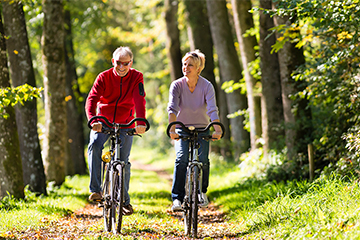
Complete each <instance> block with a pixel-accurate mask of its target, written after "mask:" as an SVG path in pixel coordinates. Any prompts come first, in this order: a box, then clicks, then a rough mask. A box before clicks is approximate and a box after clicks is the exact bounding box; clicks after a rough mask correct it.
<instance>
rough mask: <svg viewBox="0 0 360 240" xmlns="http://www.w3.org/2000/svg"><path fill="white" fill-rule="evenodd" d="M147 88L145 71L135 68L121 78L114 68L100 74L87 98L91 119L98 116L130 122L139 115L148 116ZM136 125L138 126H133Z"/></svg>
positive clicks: (87, 107)
mask: <svg viewBox="0 0 360 240" xmlns="http://www.w3.org/2000/svg"><path fill="white" fill-rule="evenodd" d="M145 104H146V101H145V90H144V78H143V74H142V73H141V72H139V71H137V70H135V69H133V68H130V69H129V72H128V73H127V75H126V76H124V77H120V76H118V75H117V73H116V72H115V69H114V68H111V69H108V70H106V71H104V72H102V73H100V74H99V75H98V76H97V78H96V80H95V82H94V85H93V86H92V88H91V90H90V92H89V95H88V97H87V99H86V104H85V110H86V115H87V118H88V120H89V119H90V118H91V117H93V116H96V115H101V116H104V117H106V118H107V119H108V120H109V121H110V122H111V123H112V122H116V123H128V122H129V121H131V120H132V119H133V118H134V114H135V111H136V117H141V118H145ZM132 127H134V126H132Z"/></svg>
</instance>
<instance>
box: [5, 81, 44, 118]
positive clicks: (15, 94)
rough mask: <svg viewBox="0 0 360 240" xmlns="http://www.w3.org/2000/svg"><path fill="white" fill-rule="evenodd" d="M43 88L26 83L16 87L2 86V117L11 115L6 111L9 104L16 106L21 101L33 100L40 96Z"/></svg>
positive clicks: (22, 102)
mask: <svg viewBox="0 0 360 240" xmlns="http://www.w3.org/2000/svg"><path fill="white" fill-rule="evenodd" d="M42 90H43V88H36V87H32V86H30V85H28V84H24V85H21V86H18V87H15V88H12V87H8V88H1V89H0V117H3V118H8V117H9V115H8V114H7V113H6V112H5V108H6V107H7V106H15V105H16V104H18V103H20V104H21V105H24V102H26V101H31V100H33V99H34V98H39V97H40V94H41V91H42Z"/></svg>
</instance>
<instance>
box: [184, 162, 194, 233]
mask: <svg viewBox="0 0 360 240" xmlns="http://www.w3.org/2000/svg"><path fill="white" fill-rule="evenodd" d="M191 189H192V169H191V168H188V171H187V174H186V180H185V198H184V203H183V208H184V214H183V217H184V228H185V235H188V236H190V234H191Z"/></svg>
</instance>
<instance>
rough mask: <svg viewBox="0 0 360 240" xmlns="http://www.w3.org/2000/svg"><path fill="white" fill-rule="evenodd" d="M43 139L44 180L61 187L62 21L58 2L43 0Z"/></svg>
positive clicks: (63, 114)
mask: <svg viewBox="0 0 360 240" xmlns="http://www.w3.org/2000/svg"><path fill="white" fill-rule="evenodd" d="M43 12H44V25H43V36H42V61H43V65H44V88H45V91H44V95H45V118H46V124H45V139H44V144H43V145H44V161H45V172H46V174H47V179H48V181H55V184H56V185H61V184H62V183H63V182H64V180H65V143H66V139H65V134H66V129H67V128H66V125H65V121H66V105H65V73H66V69H65V61H64V52H65V49H64V20H63V19H64V18H63V6H62V1H61V0H43Z"/></svg>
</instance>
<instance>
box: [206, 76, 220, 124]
mask: <svg viewBox="0 0 360 240" xmlns="http://www.w3.org/2000/svg"><path fill="white" fill-rule="evenodd" d="M205 98H206V104H207V106H206V108H207V113H206V114H207V115H208V116H209V117H210V120H211V121H214V120H216V119H219V110H218V107H217V105H216V97H215V90H214V87H213V85H212V84H211V83H210V82H209V84H208V87H207V92H206V95H205Z"/></svg>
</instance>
